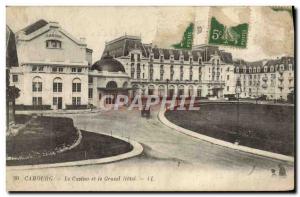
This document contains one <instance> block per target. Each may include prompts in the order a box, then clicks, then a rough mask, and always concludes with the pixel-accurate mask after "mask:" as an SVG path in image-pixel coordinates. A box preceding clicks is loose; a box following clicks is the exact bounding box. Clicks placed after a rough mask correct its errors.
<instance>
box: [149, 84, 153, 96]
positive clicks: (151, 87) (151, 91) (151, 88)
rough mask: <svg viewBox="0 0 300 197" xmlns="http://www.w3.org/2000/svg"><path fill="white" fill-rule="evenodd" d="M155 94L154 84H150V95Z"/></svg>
mask: <svg viewBox="0 0 300 197" xmlns="http://www.w3.org/2000/svg"><path fill="white" fill-rule="evenodd" d="M153 94H154V85H149V86H148V95H153Z"/></svg>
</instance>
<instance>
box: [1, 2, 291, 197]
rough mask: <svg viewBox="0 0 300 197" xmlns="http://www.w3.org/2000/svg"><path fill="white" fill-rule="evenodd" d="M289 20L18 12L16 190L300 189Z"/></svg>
mask: <svg viewBox="0 0 300 197" xmlns="http://www.w3.org/2000/svg"><path fill="white" fill-rule="evenodd" d="M293 17H294V13H293V7H292V6H290V7H288V6H287V7H283V6H261V7H254V6H253V7H251V6H244V7H236V6H232V7H230V6H228V7H224V6H222V7H220V6H219V7H218V6H212V7H159V6H155V7H142V6H140V7H138V6H137V7H97V6H94V7H68V6H61V7H48V6H40V7H22V6H8V7H7V8H6V76H7V79H6V117H7V129H6V172H7V173H6V181H7V183H6V184H7V190H8V191H99V192H103V191H292V190H294V189H295V185H294V184H295V182H294V180H295V174H294V172H295V166H294V160H295V159H294V157H295V139H294V138H295V119H294V117H295V114H294V113H295V105H294V98H295V92H294V91H295V72H294V70H295V59H294V55H295V54H294V50H295V49H294V34H295V32H294V19H293Z"/></svg>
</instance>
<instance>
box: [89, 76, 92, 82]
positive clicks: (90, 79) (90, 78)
mask: <svg viewBox="0 0 300 197" xmlns="http://www.w3.org/2000/svg"><path fill="white" fill-rule="evenodd" d="M89 83H90V84H92V83H93V77H91V76H89Z"/></svg>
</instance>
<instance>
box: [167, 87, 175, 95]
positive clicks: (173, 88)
mask: <svg viewBox="0 0 300 197" xmlns="http://www.w3.org/2000/svg"><path fill="white" fill-rule="evenodd" d="M174 92H175V86H174V85H170V86H169V87H168V97H173V95H174Z"/></svg>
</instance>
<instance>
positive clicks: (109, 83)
mask: <svg viewBox="0 0 300 197" xmlns="http://www.w3.org/2000/svg"><path fill="white" fill-rule="evenodd" d="M106 88H109V89H116V88H118V85H117V83H116V82H115V81H110V82H108V83H107V84H106Z"/></svg>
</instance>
